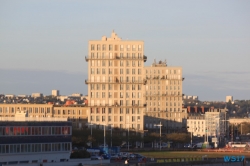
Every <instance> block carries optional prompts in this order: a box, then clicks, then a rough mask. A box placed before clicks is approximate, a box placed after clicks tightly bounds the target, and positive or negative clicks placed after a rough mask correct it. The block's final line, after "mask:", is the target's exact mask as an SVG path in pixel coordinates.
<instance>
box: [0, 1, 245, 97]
mask: <svg viewBox="0 0 250 166" xmlns="http://www.w3.org/2000/svg"><path fill="white" fill-rule="evenodd" d="M249 8H250V1H248V0H220V1H218V0H203V1H200V0H188V1H184V0H174V1H173V0H171V1H170V0H157V1H153V0H151V1H148V0H137V1H133V0H126V1H125V0H124V1H117V0H107V1H103V0H93V1H84V0H36V1H33V0H22V1H20V0H0V94H16V95H19V94H31V93H34V92H40V93H43V94H44V95H50V94H51V90H52V89H58V90H60V94H61V95H70V94H72V93H82V94H83V95H86V94H87V93H88V92H87V85H85V83H84V80H85V79H87V77H88V75H87V62H86V61H85V56H86V55H87V54H88V41H89V40H101V37H102V36H108V37H109V36H110V35H111V32H112V30H114V31H115V32H116V33H117V34H118V36H119V37H121V38H122V39H125V40H143V41H144V54H145V55H146V56H147V57H148V60H147V62H146V63H145V64H144V65H145V66H149V65H151V64H152V62H153V60H154V59H156V60H157V61H159V60H165V59H166V60H167V64H168V66H181V67H182V69H183V77H184V78H185V80H184V82H183V93H184V94H185V95H195V96H198V97H199V99H200V100H203V101H205V100H209V101H215V100H220V101H225V96H227V95H232V96H233V97H234V99H240V100H249V99H250V66H249V64H250V10H249Z"/></svg>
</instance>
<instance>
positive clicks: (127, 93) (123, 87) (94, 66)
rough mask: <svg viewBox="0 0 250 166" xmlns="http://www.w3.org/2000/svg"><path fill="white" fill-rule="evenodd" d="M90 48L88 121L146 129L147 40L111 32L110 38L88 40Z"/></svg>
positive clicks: (140, 129)
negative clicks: (144, 115)
mask: <svg viewBox="0 0 250 166" xmlns="http://www.w3.org/2000/svg"><path fill="white" fill-rule="evenodd" d="M88 49H89V52H88V56H87V57H86V61H87V62H88V80H86V81H85V83H86V84H87V85H88V97H89V100H88V102H89V103H88V105H89V112H88V121H89V123H91V124H93V127H97V128H103V126H109V127H116V128H121V129H126V128H131V129H134V130H136V131H143V113H144V109H145V106H146V105H145V100H144V97H143V93H144V91H145V84H146V80H145V77H144V75H143V69H144V68H143V67H144V62H145V61H146V60H147V57H146V56H144V51H143V50H144V42H143V41H131V40H122V39H121V38H119V37H118V36H117V34H116V33H114V32H112V34H111V37H110V38H107V37H106V36H103V37H102V39H101V40H91V41H89V45H88Z"/></svg>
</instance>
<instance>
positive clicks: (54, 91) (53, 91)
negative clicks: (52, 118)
mask: <svg viewBox="0 0 250 166" xmlns="http://www.w3.org/2000/svg"><path fill="white" fill-rule="evenodd" d="M51 94H52V96H59V95H60V94H59V90H52V93H51Z"/></svg>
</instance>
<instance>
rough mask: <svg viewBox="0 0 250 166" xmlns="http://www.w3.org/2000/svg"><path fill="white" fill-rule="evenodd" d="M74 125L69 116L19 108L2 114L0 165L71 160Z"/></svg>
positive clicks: (0, 123)
mask: <svg viewBox="0 0 250 166" xmlns="http://www.w3.org/2000/svg"><path fill="white" fill-rule="evenodd" d="M71 135H72V126H71V122H69V121H67V118H48V117H47V118H33V117H27V113H25V112H23V111H19V112H17V113H16V115H15V117H1V118H0V140H1V141H0V165H2V164H3V165H11V164H16V165H18V164H26V165H27V164H28V163H29V164H31V163H37V164H41V163H52V162H61V161H68V160H69V158H70V153H71V149H72V146H71Z"/></svg>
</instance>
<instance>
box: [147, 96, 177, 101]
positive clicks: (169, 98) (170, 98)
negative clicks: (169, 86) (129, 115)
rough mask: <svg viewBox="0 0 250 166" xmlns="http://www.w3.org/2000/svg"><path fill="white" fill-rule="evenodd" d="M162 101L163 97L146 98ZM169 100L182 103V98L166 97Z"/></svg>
mask: <svg viewBox="0 0 250 166" xmlns="http://www.w3.org/2000/svg"><path fill="white" fill-rule="evenodd" d="M164 97H165V96H164ZM161 99H162V97H159V96H158V97H157V96H153V97H152V96H151V97H146V100H158V101H161ZM164 100H165V99H164ZM164 100H162V101H164ZM167 100H170V101H182V97H166V101H167Z"/></svg>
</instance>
